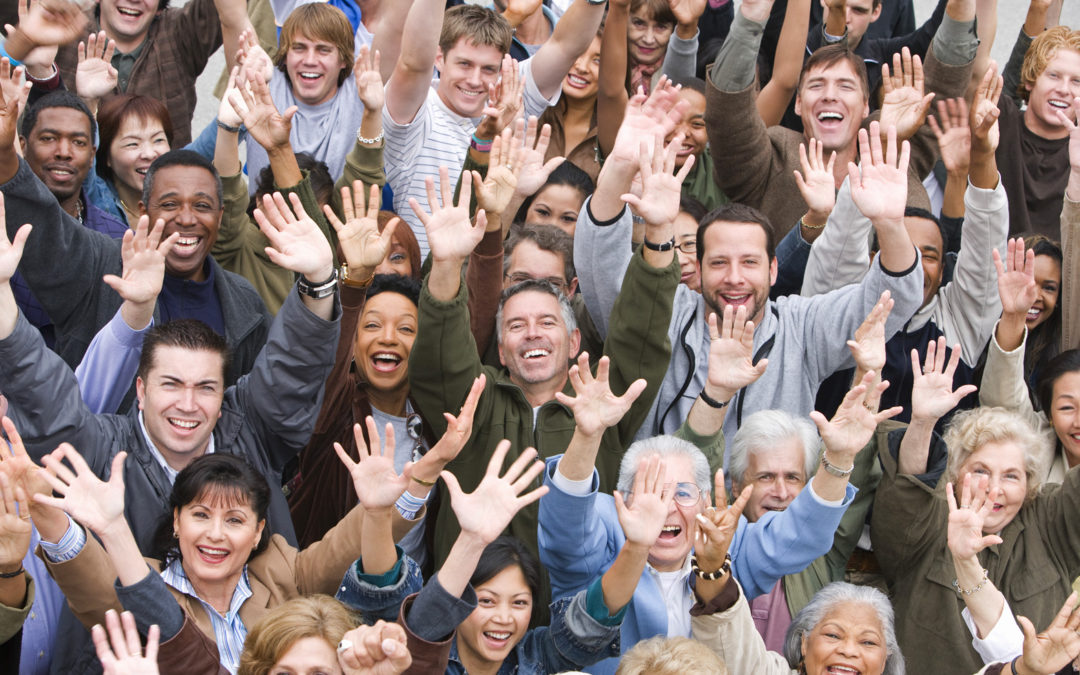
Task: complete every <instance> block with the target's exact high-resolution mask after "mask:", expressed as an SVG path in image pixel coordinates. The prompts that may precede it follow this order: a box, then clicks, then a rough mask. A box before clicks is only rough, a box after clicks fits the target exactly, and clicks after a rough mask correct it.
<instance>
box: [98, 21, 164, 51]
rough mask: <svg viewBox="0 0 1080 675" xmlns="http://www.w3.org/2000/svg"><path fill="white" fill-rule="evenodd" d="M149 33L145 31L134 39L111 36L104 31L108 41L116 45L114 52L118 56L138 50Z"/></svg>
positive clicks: (108, 32)
mask: <svg viewBox="0 0 1080 675" xmlns="http://www.w3.org/2000/svg"><path fill="white" fill-rule="evenodd" d="M154 20H155V21H156V20H157V19H156V18H155V19H154ZM151 24H153V22H151ZM149 33H150V31H149V30H147V32H146V33H143V34H142V35H139V36H136V37H122V36H118V35H113V34H112V33H111V32H110V31H108V30H106V31H105V34H106V35H107V36H108V37H109V39H110V40H112V41H113V42H115V43H116V51H117V52H119V53H120V54H130V53H131V52H133V51H135V50H136V49H138V48H139V45H141V44H142V43H143V42H145V41H146V36H147V35H148V34H149Z"/></svg>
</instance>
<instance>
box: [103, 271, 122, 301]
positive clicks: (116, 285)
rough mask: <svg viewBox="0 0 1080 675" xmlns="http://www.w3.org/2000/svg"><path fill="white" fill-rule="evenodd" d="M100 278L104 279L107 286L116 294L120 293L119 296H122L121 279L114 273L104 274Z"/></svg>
mask: <svg viewBox="0 0 1080 675" xmlns="http://www.w3.org/2000/svg"><path fill="white" fill-rule="evenodd" d="M101 280H102V281H104V282H105V283H106V285H108V287H109V288H111V289H113V290H114V291H116V292H117V294H119V295H120V297H124V291H123V290H122V289H123V288H124V280H123V279H121V278H120V277H118V276H116V275H115V274H106V275H105V276H103V277H101Z"/></svg>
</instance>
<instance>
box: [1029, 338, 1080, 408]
mask: <svg viewBox="0 0 1080 675" xmlns="http://www.w3.org/2000/svg"><path fill="white" fill-rule="evenodd" d="M1078 371H1080V349H1068V350H1066V351H1063V352H1061V353H1060V354H1058V355H1057V356H1055V357H1054V358H1052V359H1050V360H1049V361H1047V362H1046V365H1044V366H1043V367H1042V372H1041V373H1039V384H1038V386H1037V387H1036V393H1037V394H1038V397H1039V405H1041V406H1042V409H1043V412H1045V413H1046V416H1047V417H1048V418H1049V417H1050V404H1051V403H1053V402H1054V384H1055V383H1056V382H1057V381H1058V380H1060V379H1061V378H1062V377H1063V376H1065V375H1068V374H1069V373H1075V372H1078Z"/></svg>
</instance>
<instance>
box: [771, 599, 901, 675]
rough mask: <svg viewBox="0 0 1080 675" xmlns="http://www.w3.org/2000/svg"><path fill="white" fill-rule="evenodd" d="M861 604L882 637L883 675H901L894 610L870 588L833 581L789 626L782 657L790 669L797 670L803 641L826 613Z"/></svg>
mask: <svg viewBox="0 0 1080 675" xmlns="http://www.w3.org/2000/svg"><path fill="white" fill-rule="evenodd" d="M845 603H860V604H864V605H869V606H870V607H871V608H872V609H873V610H874V613H875V614H877V617H878V620H879V621H881V630H882V632H883V633H884V634H885V653H886V657H885V669H884V670H883V671H882V673H883V675H904V655H903V654H901V653H900V645H899V644H898V643H897V641H896V624H895V622H894V620H893V608H892V604H891V603H890V602H889V599H888V598H887V597H885V594H884V593H882V592H881V591H879V590H878V589H876V588H873V587H871V586H856V585H854V584H849V583H847V582H845V581H834V582H833V583H831V584H829V585H828V586H826V587H825V588H822V589H821V590H820V591H818V592H817V593H816V594H815V595H814V597H813V598H812V599H811V600H810V603H809V604H808V605H806V607H803V608H802V609H801V610H799V613H798V614H796V615H795V618H794V619H792V620H791V625H790V626H789V627H788V632H787V637H786V638H785V640H784V658H786V659H787V661H788V665H790V666H791V667H792V668H798V667H799V664H800V663H801V662H802V661H803V656H804V655H803V650H802V642H803V638H804V637H806V636H808V635H809V634H810V632H811V631H813V630H814V628H815V627H816V626H817V625H818V624H819V623H821V622H822V621H823V620H824V619H825V616H826V615H827V614H829V612H831V611H832V610H833V609H835V608H836V606H837V605H842V604H845Z"/></svg>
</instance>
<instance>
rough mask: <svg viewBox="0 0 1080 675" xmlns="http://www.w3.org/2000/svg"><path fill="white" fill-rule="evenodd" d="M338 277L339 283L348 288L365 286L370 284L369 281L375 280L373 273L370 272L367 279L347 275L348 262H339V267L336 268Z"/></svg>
mask: <svg viewBox="0 0 1080 675" xmlns="http://www.w3.org/2000/svg"><path fill="white" fill-rule="evenodd" d="M338 279H340V280H341V283H342V284H343V285H345V286H348V287H349V288H361V289H362V288H367V287H368V286H370V285H371V282H372V281H374V280H375V274H374V273H372V275H371V276H370V277H368V278H367V279H353V278H352V277H350V276H349V265H348V263H341V269H339V270H338Z"/></svg>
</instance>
